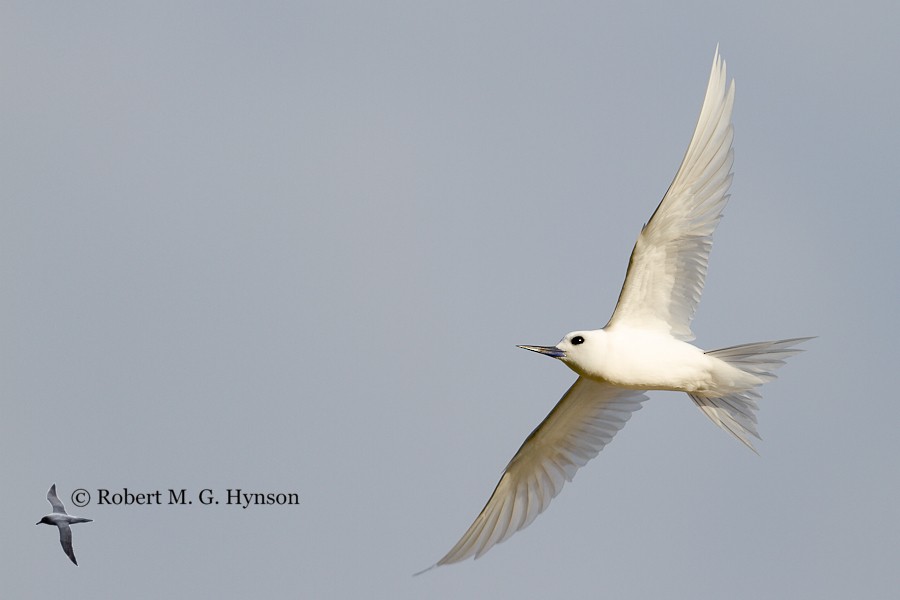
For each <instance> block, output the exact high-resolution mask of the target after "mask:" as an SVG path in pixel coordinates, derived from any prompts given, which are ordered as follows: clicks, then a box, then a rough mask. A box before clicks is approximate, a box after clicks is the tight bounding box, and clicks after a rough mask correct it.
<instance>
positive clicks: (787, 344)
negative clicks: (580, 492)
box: [426, 49, 810, 570]
mask: <svg viewBox="0 0 900 600" xmlns="http://www.w3.org/2000/svg"><path fill="white" fill-rule="evenodd" d="M733 106H734V82H733V81H732V82H731V84H730V85H726V76H725V62H724V61H723V60H722V59H721V58H720V57H719V53H718V49H716V53H715V57H714V59H713V65H712V72H711V73H710V77H709V84H708V86H707V90H706V97H705V98H704V101H703V107H702V109H701V111H700V117H699V119H698V122H697V127H696V129H695V130H694V135H693V137H692V138H691V143H690V145H689V146H688V149H687V152H686V153H685V156H684V159H683V161H682V163H681V167H680V168H679V169H678V173H677V174H676V175H675V179H674V180H673V181H672V184H671V185H670V186H669V189H668V191H667V192H666V194H665V196H664V197H663V199H662V201H661V202H660V203H659V206H658V207H657V208H656V211H655V212H654V213H653V215H652V217H651V218H650V220H649V222H648V223H647V224H646V225H645V226H644V227H643V229H642V230H641V233H640V235H639V236H638V239H637V243H635V245H634V250H633V251H632V254H631V260H630V261H629V264H628V271H627V274H626V276H625V283H624V285H623V286H622V291H621V293H620V295H619V301H618V303H617V304H616V308H615V311H614V312H613V315H612V317H611V318H610V320H609V322H608V323H607V324H606V326H605V327H604V328H603V329H598V330H594V331H574V332H572V333H569V334H567V335H566V336H565V337H564V338H563V339H562V340H561V341H560V342H559V343H558V344H557V345H556V346H520V347H521V348H525V349H527V350H533V351H535V352H539V353H541V354H546V355H548V356H551V357H553V358H558V359H559V360H561V361H562V362H564V363H565V364H566V365H567V366H568V367H570V368H571V369H572V370H573V371H575V372H576V373H578V375H579V377H578V379H577V380H576V381H575V383H574V384H573V385H572V387H571V388H569V391H568V392H566V394H565V395H564V396H563V397H562V399H561V400H560V401H559V403H558V404H557V405H556V407H555V408H554V409H553V410H552V411H551V412H550V414H549V415H547V418H545V419H544V421H543V422H542V423H541V424H540V425H538V427H537V428H536V429H535V430H534V431H533V432H532V433H531V435H529V436H528V437H527V438H526V439H525V442H524V443H523V444H522V447H521V448H519V451H518V452H517V453H516V454H515V456H514V457H513V459H512V460H511V461H510V462H509V465H507V467H506V470H505V471H504V473H503V475H502V477H501V478H500V482H499V483H498V484H497V487H496V488H495V489H494V493H493V494H492V495H491V497H490V499H489V500H488V502H487V504H486V505H485V507H484V509H483V510H482V511H481V513H480V514H479V515H478V517H477V518H476V519H475V522H474V523H472V525H471V527H469V530H468V531H466V533H465V534H464V535H463V536H462V538H461V539H460V540H459V542H457V544H456V545H455V546H454V547H453V548H452V549H451V550H450V551H449V552H448V553H447V554H446V555H445V556H444V557H443V558H442V559H441V560H439V561H438V562H437V563H436V564H435V565H434V566H440V565H445V564H449V563H454V562H458V561H461V560H464V559H466V558H469V557H472V556H474V557H475V558H478V557H479V556H481V555H483V554H484V553H485V552H487V551H488V550H490V549H491V547H493V546H494V545H495V544H498V543H500V542H502V541H504V540H506V539H508V538H509V537H510V536H511V535H512V534H514V533H515V532H516V531H519V530H521V529H523V528H524V527H526V526H528V525H529V524H530V523H531V522H532V521H534V519H535V517H537V516H538V515H539V514H540V513H541V512H542V511H543V510H544V509H545V508H547V505H548V504H549V503H550V501H551V500H552V499H553V498H554V497H555V496H556V495H557V494H558V493H559V492H560V490H561V489H562V486H563V484H564V483H565V482H566V481H571V480H572V477H574V475H575V472H576V471H577V470H578V468H580V467H582V466H584V465H585V464H586V463H587V462H588V461H589V460H591V459H592V458H594V457H595V456H596V455H597V454H598V453H599V452H600V450H602V449H603V447H604V446H606V444H607V443H609V441H610V440H611V439H612V438H613V436H614V435H615V434H616V432H618V431H619V430H620V429H621V428H622V427H623V426H624V425H625V422H626V421H628V419H629V418H630V417H631V414H632V413H633V412H634V411H636V410H638V409H639V408H640V407H641V403H642V402H643V401H644V400H646V396H645V395H644V394H643V393H642V390H650V389H658V390H675V391H683V392H687V394H688V395H689V396H690V397H691V399H692V400H693V401H694V402H695V403H696V404H697V406H698V407H699V408H700V409H701V410H702V411H703V412H704V414H706V416H708V417H709V418H710V420H712V421H713V423H715V424H716V425H718V426H719V427H722V428H723V429H725V430H726V431H729V432H730V433H732V434H733V435H734V436H735V437H737V438H738V439H739V440H740V441H741V442H743V443H744V444H746V445H747V446H748V447H749V448H750V449H754V448H753V445H752V443H751V441H750V438H751V437H757V438H758V437H759V436H758V434H757V430H756V410H757V400H758V399H759V394H758V392H757V391H756V388H757V387H758V386H760V385H761V384H763V383H765V382H766V381H770V380H771V379H774V377H775V376H774V375H773V371H774V370H775V369H777V368H778V367H780V366H781V365H783V364H784V359H786V358H787V357H789V356H792V355H794V354H796V353H797V352H799V350H797V349H796V348H794V346H795V345H796V344H798V343H800V342H803V341H805V340H807V339H810V338H794V339H788V340H780V341H775V342H759V343H754V344H746V345H742V346H735V347H731V348H724V349H721V350H714V351H710V352H704V351H703V350H701V349H699V348H697V347H696V346H693V345H692V344H689V343H688V342H689V341H690V340H692V339H694V335H693V333H692V332H691V319H692V318H693V316H694V311H695V310H696V308H697V303H698V302H699V301H700V295H701V293H702V291H703V284H704V281H705V279H706V267H707V261H708V259H709V251H710V249H711V247H712V234H713V231H714V230H715V228H716V225H717V224H718V222H719V219H720V218H721V217H722V210H723V209H724V208H725V204H726V203H727V201H728V188H729V186H730V185H731V178H732V173H731V167H732V164H733V162H734V151H733V150H732V142H733V139H734V130H733V127H732V124H731V112H732V108H733ZM754 451H755V450H754ZM431 568H433V567H431ZM426 570H428V569H426Z"/></svg>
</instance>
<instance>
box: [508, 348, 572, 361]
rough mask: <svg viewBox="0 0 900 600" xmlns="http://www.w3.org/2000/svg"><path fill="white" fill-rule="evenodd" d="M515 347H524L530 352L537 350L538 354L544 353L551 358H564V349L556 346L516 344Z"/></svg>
mask: <svg viewBox="0 0 900 600" xmlns="http://www.w3.org/2000/svg"><path fill="white" fill-rule="evenodd" d="M516 347H517V348H524V349H525V350H531V351H532V352H537V353H539V354H546V355H547V356H552V357H553V358H565V357H566V352H565V350H560V349H559V348H557V347H556V346H516Z"/></svg>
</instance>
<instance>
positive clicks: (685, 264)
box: [606, 48, 734, 340]
mask: <svg viewBox="0 0 900 600" xmlns="http://www.w3.org/2000/svg"><path fill="white" fill-rule="evenodd" d="M733 105H734V80H732V81H731V85H729V86H728V87H727V89H726V77H725V61H723V60H722V59H721V58H720V57H719V51H718V48H717V49H716V55H715V58H714V59H713V66H712V72H711V73H710V76H709V85H708V86H707V88H706V98H705V99H704V101H703V108H702V109H701V110H700V118H699V120H698V122H697V127H696V129H695V130H694V136H693V138H691V143H690V145H689V146H688V149H687V152H686V153H685V155H684V160H683V161H682V163H681V167H680V168H679V169H678V173H677V174H676V175H675V179H674V181H672V184H671V185H670V186H669V190H668V191H667V192H666V195H665V196H664V197H663V199H662V201H661V202H660V203H659V206H658V207H657V208H656V211H655V212H654V213H653V216H652V217H650V221H649V222H648V223H647V224H646V225H644V228H643V229H642V230H641V233H640V235H639V236H638V239H637V243H636V244H635V245H634V250H633V251H632V253H631V260H630V261H629V263H628V273H627V274H626V275H625V284H624V285H623V286H622V292H621V294H620V295H619V302H618V304H617V305H616V310H615V311H614V312H613V315H612V318H610V320H609V323H608V324H607V325H606V328H607V329H614V328H616V327H638V328H641V329H653V330H657V331H663V332H667V333H669V334H670V335H672V336H673V337H675V338H677V339H680V340H692V339H694V335H693V333H692V332H691V319H692V318H693V317H694V311H695V310H696V308H697V303H698V302H699V301H700V294H701V293H702V292H703V283H704V281H705V279H706V265H707V261H708V260H709V251H710V248H712V234H713V231H714V230H715V228H716V225H717V224H718V222H719V219H720V218H721V217H722V210H723V209H724V208H725V204H726V202H727V201H728V187H729V186H730V185H731V178H732V173H731V165H732V163H733V162H734V151H733V150H732V147H731V144H732V141H733V139H734V130H733V128H732V125H731V110H732V107H733Z"/></svg>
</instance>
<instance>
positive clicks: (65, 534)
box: [56, 523, 78, 567]
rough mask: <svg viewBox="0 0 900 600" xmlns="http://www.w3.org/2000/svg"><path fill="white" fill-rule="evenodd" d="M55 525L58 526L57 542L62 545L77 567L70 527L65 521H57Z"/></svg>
mask: <svg viewBox="0 0 900 600" xmlns="http://www.w3.org/2000/svg"><path fill="white" fill-rule="evenodd" d="M56 526H57V527H59V543H60V544H61V545H62V549H63V552H65V553H66V555H67V556H68V557H69V558H70V559H71V560H72V562H73V563H75V566H76V567H77V566H78V561H77V560H75V550H74V549H73V548H72V528H71V527H69V526H68V525H67V524H66V523H57V524H56Z"/></svg>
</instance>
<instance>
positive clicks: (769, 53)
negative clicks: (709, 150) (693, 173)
mask: <svg viewBox="0 0 900 600" xmlns="http://www.w3.org/2000/svg"><path fill="white" fill-rule="evenodd" d="M845 5H846V8H842V7H838V4H837V3H822V2H779V3H769V4H768V5H760V4H759V3H740V4H739V3H734V5H733V6H726V5H723V4H721V3H713V2H678V3H669V2H659V3H638V2H632V3H616V4H611V3H587V2H576V3H569V2H563V3H560V2H552V3H551V2H484V1H478V2H453V3H431V2H406V3H402V2H378V3H375V2H356V3H342V2H320V3H299V2H298V3H280V2H279V3H273V2H254V3H249V2H248V3H212V2H210V3H185V2H148V3H142V4H141V3H119V2H105V3H98V2H86V3H40V2H4V3H2V6H0V132H2V136H0V139H2V142H0V151H2V160H0V203H2V208H0V210H2V212H0V309H2V310H0V340H2V342H0V395H2V397H0V402H2V412H0V464H2V473H3V477H4V485H3V494H2V496H0V498H2V499H0V507H2V512H3V519H2V520H0V540H2V542H0V589H2V594H0V595H2V596H3V597H9V598H26V597H32V598H56V597H60V598H61V597H65V598H67V599H74V600H77V599H83V598H98V597H129V598H163V597H207V598H238V597H301V598H328V597H334V598H367V597H371V598H392V599H394V598H434V599H440V598H473V597H479V596H484V595H486V594H488V593H490V595H491V597H494V598H522V597H538V596H541V595H545V594H546V595H552V596H554V597H573V598H585V597H605V598H616V599H628V598H690V599H707V598H708V599H721V598H738V599H741V598H747V599H750V598H753V599H758V598H777V597H781V598H789V597H805V598H818V599H846V598H851V597H853V598H886V597H889V596H891V595H892V594H895V593H896V591H897V589H898V588H900V575H898V571H897V561H898V558H900V504H898V502H897V497H898V495H900V470H898V456H900V435H898V434H897V423H898V422H900V403H898V401H897V399H896V394H897V392H896V390H895V389H894V388H895V387H896V382H895V380H894V378H893V377H891V375H893V374H895V373H896V370H897V365H896V361H897V358H898V352H897V343H896V341H895V340H894V339H893V338H894V337H895V336H896V335H897V332H898V329H900V319H898V317H897V314H898V311H897V300H898V296H900V275H898V270H900V269H898V266H897V265H898V261H900V248H898V241H897V235H898V231H900V208H898V204H900V203H898V192H897V189H898V186H897V164H898V158H900V135H898V134H900V109H898V106H900V77H898V63H897V60H898V57H900V41H898V39H900V38H898V36H897V34H896V32H897V28H898V25H900V13H898V9H897V8H896V6H895V5H894V3H892V2H854V3H845ZM716 44H719V45H720V49H721V53H722V55H723V56H724V58H725V60H726V61H727V63H728V72H729V76H733V77H734V78H735V79H736V82H737V84H736V85H737V93H736V104H735V113H734V123H735V130H736V137H735V152H736V161H735V166H734V172H735V178H734V184H733V186H732V198H731V202H730V204H729V206H728V208H727V210H726V213H725V218H724V219H723V221H722V222H721V225H720V227H719V229H718V231H717V233H716V238H715V245H714V247H713V252H712V256H711V262H710V268H709V276H708V278H707V285H706V290H705V293H704V296H703V301H702V302H701V304H700V306H699V310H698V312H697V318H696V320H695V321H694V331H695V333H696V334H697V340H696V343H697V344H698V345H699V346H701V347H703V348H707V349H712V348H717V347H721V346H729V345H733V344H738V343H745V342H751V341H758V340H768V339H778V338H784V337H795V336H806V335H818V336H820V337H819V338H818V339H816V340H815V341H813V342H811V343H809V344H807V345H806V348H807V352H805V353H803V354H802V355H799V356H797V357H795V358H793V359H791V361H790V362H789V364H788V365H787V366H786V367H785V368H783V369H782V370H781V371H780V372H779V374H780V378H779V379H778V380H777V381H775V382H773V383H770V384H767V385H766V386H765V387H764V388H763V401H762V402H761V410H760V413H759V418H760V432H761V434H762V437H763V441H762V442H760V443H759V444H758V448H759V451H760V456H756V455H754V454H753V453H752V452H750V451H749V450H747V449H746V448H745V447H743V446H742V445H741V444H740V443H738V442H737V441H736V440H734V439H732V438H731V437H730V436H729V435H728V434H727V433H725V432H723V431H721V430H719V429H718V428H716V427H715V426H714V425H712V424H711V423H710V422H709V421H708V419H706V417H704V416H703V415H702V413H700V411H698V410H697V409H696V407H694V406H693V404H692V403H691V402H690V400H689V399H688V398H687V397H686V396H685V395H684V394H676V393H667V392H656V393H652V394H651V399H650V401H649V402H647V403H646V404H645V407H644V409H643V410H642V411H640V412H639V413H637V414H636V415H635V417H634V418H633V419H632V420H631V421H630V422H629V424H628V425H627V427H625V428H624V429H623V430H622V432H621V433H619V434H618V435H617V436H616V438H615V440H614V441H613V442H612V443H611V444H610V445H609V446H608V447H607V448H606V449H605V450H604V451H603V452H602V453H601V455H600V456H599V457H598V458H597V459H595V460H594V461H592V462H591V463H590V464H589V465H588V466H587V467H585V468H584V469H582V470H581V471H580V472H579V473H578V475H577V476H576V478H575V480H574V482H573V483H571V484H569V485H567V486H566V488H565V489H564V490H563V492H562V494H561V495H560V496H559V497H558V498H557V499H556V500H555V501H554V502H553V503H552V505H551V506H550V508H549V509H548V510H547V511H546V512H545V513H544V514H543V515H541V516H540V517H539V518H538V519H537V520H536V521H535V522H534V523H533V524H532V525H531V526H530V527H529V528H528V529H526V530H524V531H522V532H520V533H518V534H516V535H515V536H513V537H512V538H511V539H510V540H508V541H507V542H505V543H503V544H501V545H499V546H497V547H495V548H494V549H493V550H491V551H490V552H489V553H488V554H487V555H486V556H484V557H482V558H481V559H479V560H477V561H474V562H472V561H469V562H466V563H462V564H457V565H452V566H448V567H442V568H440V569H437V570H435V571H431V572H429V573H427V574H426V575H423V576H421V577H416V578H413V577H411V574H412V573H413V572H415V571H418V570H420V569H422V568H425V567H427V566H428V565H430V564H432V563H434V562H435V561H436V560H437V559H439V558H440V557H441V556H442V555H443V554H444V553H445V552H446V551H447V550H448V549H449V548H450V547H451V546H452V545H453V544H454V543H455V542H456V541H457V539H458V538H459V536H460V535H462V533H463V532H464V531H465V530H466V528H467V527H468V526H469V524H470V523H471V521H472V519H473V518H474V517H475V516H476V515H477V513H478V511H479V510H480V509H481V507H482V505H483V504H484V502H485V501H486V500H487V498H488V496H489V494H490V492H491V490H492V489H493V487H494V485H495V484H496V482H497V479H498V477H499V475H500V473H501V471H502V469H503V467H504V466H505V465H506V463H507V462H508V460H509V459H510V458H511V456H512V455H513V453H514V452H515V450H516V449H517V448H518V447H519V445H520V444H521V442H522V440H523V439H524V438H525V436H526V435H527V434H528V433H529V432H530V431H531V430H532V429H533V428H534V427H535V426H536V425H537V424H538V423H539V422H540V420H541V419H542V418H543V417H544V416H545V415H546V414H547V412H549V411H550V409H551V408H552V407H553V405H554V404H555V403H556V401H557V400H558V399H559V397H560V396H561V394H562V393H563V392H564V391H565V389H566V387H567V386H568V385H570V384H571V382H572V381H573V380H574V377H575V375H574V374H573V373H572V372H570V371H569V370H568V369H567V368H566V367H565V366H564V365H562V364H560V363H558V362H555V361H551V360H548V359H546V358H542V357H540V356H537V355H535V354H532V353H528V352H525V351H523V350H519V349H517V348H516V347H515V344H554V343H556V342H557V341H558V340H559V338H560V337H561V336H562V335H563V334H565V333H566V332H568V331H571V330H574V329H587V328H596V327H600V326H602V325H603V324H604V323H606V320H607V318H608V317H609V314H610V312H611V311H612V308H613V306H614V305H615V301H616V298H617V296H618V292H619V289H620V286H621V283H622V279H623V276H624V273H625V268H626V265H627V260H628V256H629V253H630V251H631V248H632V245H633V244H634V240H635V237H636V235H637V233H638V231H639V230H640V227H641V225H642V224H643V223H644V222H645V221H646V220H647V219H648V218H649V216H650V214H651V213H652V211H653V209H654V208H655V206H656V204H657V203H658V201H659V199H660V198H661V197H662V195H663V193H664V192H665V190H666V188H667V186H668V184H669V182H670V181H671V178H672V177H673V176H674V174H675V171H676V169H677V167H678V165H679V162H680V160H681V157H682V155H683V152H684V150H685V149H686V147H687V144H688V141H689V139H690V135H691V133H692V131H693V128H694V124H695V121H696V118H697V114H698V113H699V110H700V104H701V101H702V98H703V93H704V90H705V86H706V81H707V77H708V74H709V68H710V64H711V61H712V58H713V52H714V49H715V47H716ZM54 482H55V483H56V484H57V488H58V490H59V495H60V498H62V500H63V502H64V503H65V504H66V506H67V508H68V509H69V512H70V513H73V514H76V515H80V516H84V517H88V518H92V519H94V521H93V523H87V524H81V525H76V526H74V527H73V533H74V540H75V553H76V555H77V557H78V560H79V564H80V566H79V567H75V566H74V565H72V564H71V563H70V562H69V561H68V560H67V558H66V557H65V555H64V554H63V553H62V550H61V549H60V546H59V543H58V537H57V534H56V531H54V530H52V529H51V528H50V527H47V526H44V525H42V526H40V527H36V526H35V525H34V523H35V522H36V521H37V520H39V519H40V518H41V516H42V515H44V514H46V513H47V512H49V510H50V507H49V504H48V503H47V502H46V500H45V494H46V491H47V488H48V487H49V485H50V484H51V483H54ZM79 488H81V489H84V490H87V491H88V492H90V493H91V495H92V500H91V502H90V503H89V504H88V505H87V506H85V507H83V508H77V507H75V506H74V505H73V501H72V498H71V495H72V493H73V492H74V491H75V490H76V489H79ZM123 488H128V489H129V490H131V491H133V492H153V491H156V490H161V491H162V494H163V500H164V503H163V504H162V505H159V506H156V505H154V506H110V505H100V504H98V503H97V494H98V490H100V489H107V490H110V491H111V492H115V491H119V492H121V491H122V490H123ZM237 488H240V489H242V490H244V491H245V492H263V493H268V492H273V493H274V492H294V493H296V494H298V497H299V504H298V505H296V506H251V507H249V508H247V509H244V508H241V507H240V506H228V505H226V504H225V500H226V497H225V494H226V490H227V489H237ZM169 489H186V490H188V494H189V496H190V497H191V498H193V499H194V503H193V504H191V505H183V506H181V505H168V504H166V503H165V500H166V494H167V493H168V492H167V490H169ZM202 489H210V490H213V492H214V493H215V495H216V497H217V499H219V500H220V504H218V505H215V504H213V505H210V506H203V505H201V504H200V503H199V502H198V498H197V494H198V493H199V492H200V490H202Z"/></svg>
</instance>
